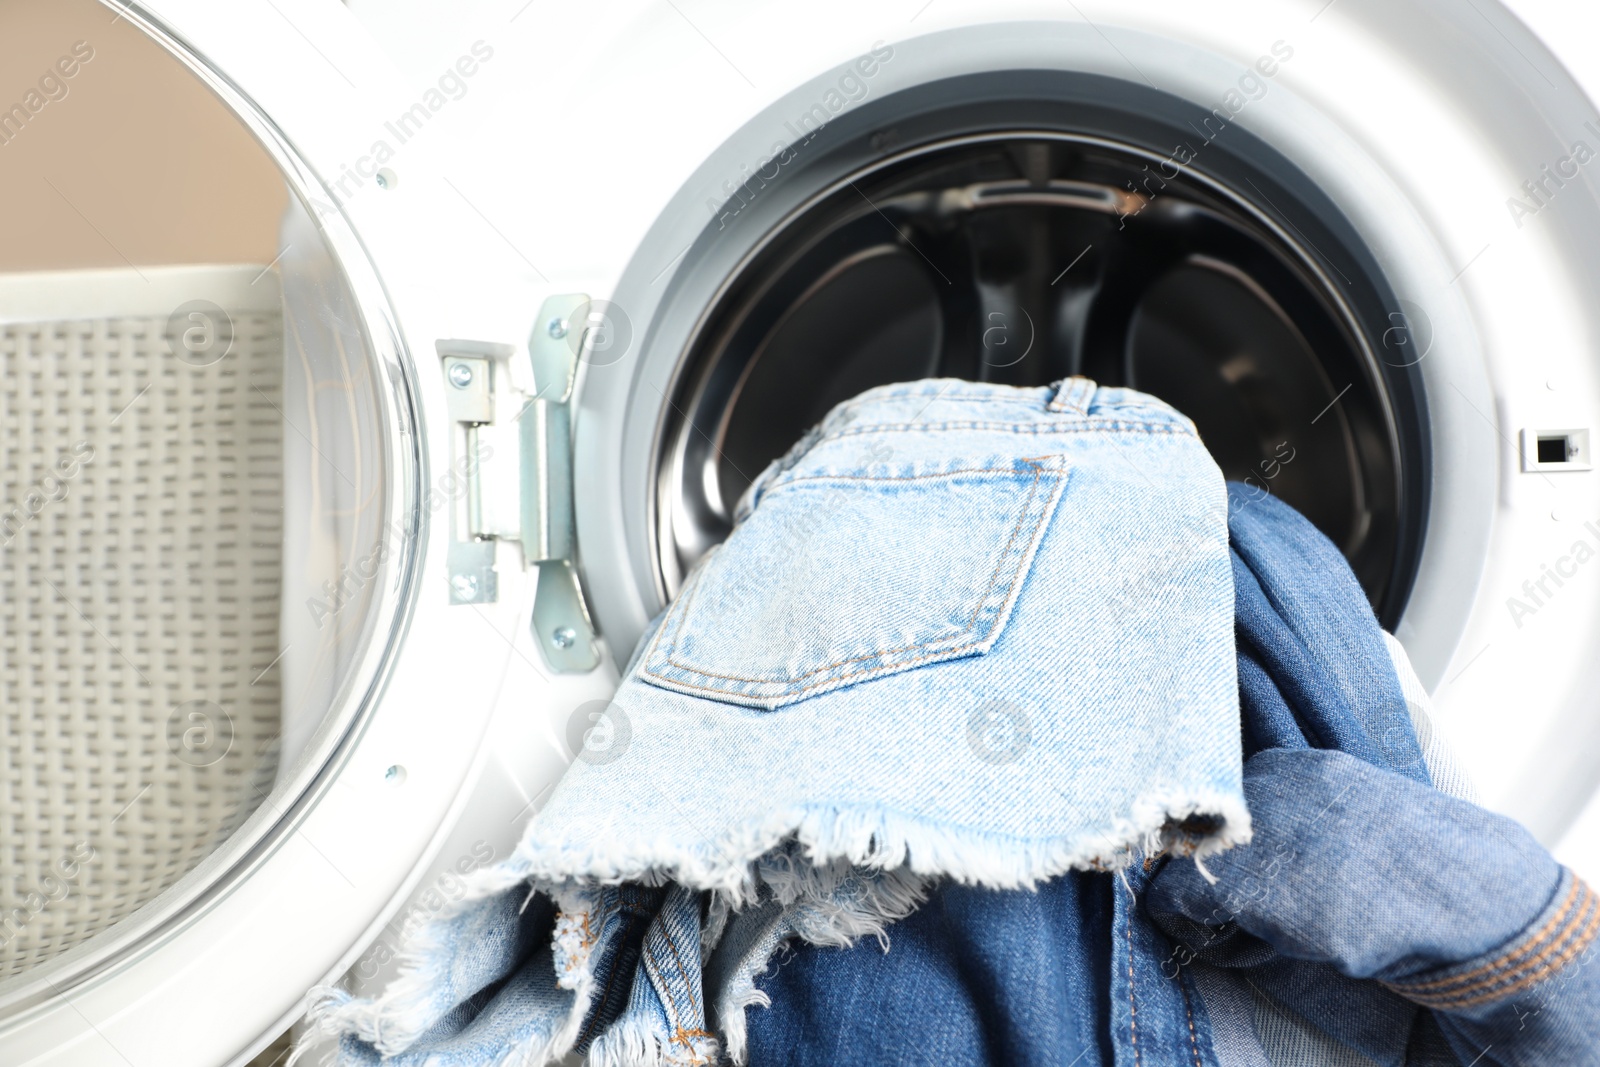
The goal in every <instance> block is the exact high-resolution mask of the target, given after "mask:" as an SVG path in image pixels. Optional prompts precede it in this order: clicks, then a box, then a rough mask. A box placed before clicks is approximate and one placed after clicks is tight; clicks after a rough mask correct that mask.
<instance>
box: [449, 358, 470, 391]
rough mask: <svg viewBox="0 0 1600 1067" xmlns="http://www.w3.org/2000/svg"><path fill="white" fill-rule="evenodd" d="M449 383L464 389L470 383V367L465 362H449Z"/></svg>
mask: <svg viewBox="0 0 1600 1067" xmlns="http://www.w3.org/2000/svg"><path fill="white" fill-rule="evenodd" d="M450 384H451V385H453V386H455V387H456V388H457V389H465V388H466V387H467V386H469V385H471V384H472V368H471V367H469V366H467V365H466V364H465V363H452V364H450Z"/></svg>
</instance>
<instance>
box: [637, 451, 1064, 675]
mask: <svg viewBox="0 0 1600 1067" xmlns="http://www.w3.org/2000/svg"><path fill="white" fill-rule="evenodd" d="M1028 462H1030V463H1031V462H1032V461H1031V460H1029V461H1028ZM986 469H989V470H994V471H996V472H999V473H1004V474H1014V473H1016V472H1015V471H1012V470H1008V469H1006V468H1000V467H996V468H986ZM1043 473H1044V468H1042V467H1037V468H1035V470H1034V475H1033V481H1032V482H1030V483H1029V484H1028V499H1027V500H1026V501H1025V502H1024V504H1023V506H1022V509H1021V512H1022V513H1021V514H1020V515H1018V516H1017V522H1016V525H1015V526H1013V527H1012V529H1011V536H1010V537H1009V538H1007V540H1006V543H1005V546H1004V547H1003V548H1002V549H1001V550H1000V553H999V558H998V559H997V560H996V561H995V565H994V570H993V572H991V573H990V575H989V584H988V586H987V587H986V588H985V589H984V591H983V595H982V596H981V597H979V598H978V605H977V607H975V608H973V609H972V614H971V615H970V616H968V617H967V622H966V625H964V626H963V627H962V628H961V629H960V630H958V631H956V632H955V633H954V634H951V635H950V636H948V637H939V638H934V639H931V640H928V641H924V642H922V643H920V644H915V645H906V646H904V647H903V648H890V649H883V650H880V651H877V652H873V653H871V654H869V655H865V656H855V657H853V658H851V659H844V660H839V661H837V662H834V663H827V664H824V665H823V666H821V667H817V668H814V669H812V670H810V671H807V672H806V673H805V674H803V675H801V677H802V678H805V677H809V676H811V675H813V674H820V673H822V672H823V671H830V670H833V669H835V668H838V667H845V666H849V665H850V664H852V663H860V662H861V661H863V660H869V659H877V658H878V657H880V656H893V655H896V654H898V653H901V652H910V651H911V650H913V649H917V648H925V647H927V646H928V645H930V644H933V643H934V642H935V641H949V640H953V639H956V638H959V637H961V636H962V635H964V634H966V633H968V632H970V631H971V629H972V625H973V623H974V622H976V621H977V618H978V616H979V615H980V614H981V613H982V612H983V606H984V604H985V603H987V602H988V600H989V599H990V598H991V597H992V596H994V593H995V586H996V585H997V584H998V583H999V581H1000V568H1001V567H1002V566H1004V564H1005V560H1006V557H1007V556H1008V555H1010V553H1011V546H1012V545H1014V544H1016V541H1017V534H1019V533H1020V532H1021V531H1022V525H1023V523H1024V522H1026V521H1027V518H1028V512H1029V510H1031V508H1032V506H1033V501H1034V498H1035V497H1036V496H1037V495H1038V490H1039V481H1040V478H1041V476H1042V475H1043ZM1058 473H1062V472H1058ZM1043 520H1044V516H1043V515H1040V516H1039V518H1038V519H1036V520H1034V529H1035V530H1037V529H1038V526H1039V524H1040V523H1041V522H1043ZM696 584H697V585H698V583H696ZM697 591H698V590H697ZM691 606H692V605H691ZM683 614H684V615H685V616H687V615H688V614H689V607H685V608H684V611H683ZM681 627H682V619H680V620H679V628H681ZM981 643H982V642H981V641H978V642H973V643H972V644H968V645H966V646H958V647H957V648H956V649H955V650H954V651H957V652H960V651H963V650H964V649H965V648H971V647H973V646H974V645H975V644H981ZM944 654H948V653H943V652H931V653H929V655H944ZM666 661H667V662H668V663H670V664H672V665H673V666H674V667H677V668H679V669H680V670H685V671H689V672H691V673H693V674H698V675H701V676H703V677H706V678H725V679H727V680H729V681H734V682H753V683H763V682H768V683H770V682H778V683H780V684H781V683H782V681H783V680H782V679H774V678H751V677H749V676H747V675H741V674H718V673H716V672H715V671H706V670H700V669H699V668H697V667H691V666H689V665H688V664H686V663H679V662H678V661H677V660H675V659H673V658H672V656H671V654H670V653H669V654H668V655H667V656H666ZM913 662H916V661H913ZM868 669H869V670H870V669H872V668H868ZM647 673H649V674H651V675H652V676H657V677H658V675H656V672H654V671H648V670H647ZM845 677H850V675H845ZM817 684H824V683H817ZM807 688H815V686H807V687H803V688H802V689H800V690H799V692H804V691H805V690H806V689H807Z"/></svg>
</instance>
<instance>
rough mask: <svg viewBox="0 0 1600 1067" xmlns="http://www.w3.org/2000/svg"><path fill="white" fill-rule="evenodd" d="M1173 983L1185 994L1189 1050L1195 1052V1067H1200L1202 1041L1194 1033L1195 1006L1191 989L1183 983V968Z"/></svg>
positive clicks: (1184, 1003)
mask: <svg viewBox="0 0 1600 1067" xmlns="http://www.w3.org/2000/svg"><path fill="white" fill-rule="evenodd" d="M1173 981H1175V982H1177V983H1178V992H1180V993H1182V994H1183V1013H1184V1014H1185V1015H1187V1016H1188V1017H1189V1048H1190V1049H1191V1050H1192V1051H1193V1052H1194V1067H1200V1040H1199V1038H1197V1037H1196V1036H1195V1032H1194V1005H1193V1004H1191V1003H1190V1002H1189V987H1188V986H1186V985H1184V983H1183V971H1182V969H1181V968H1180V969H1179V972H1178V975H1177V977H1176V978H1174V979H1173Z"/></svg>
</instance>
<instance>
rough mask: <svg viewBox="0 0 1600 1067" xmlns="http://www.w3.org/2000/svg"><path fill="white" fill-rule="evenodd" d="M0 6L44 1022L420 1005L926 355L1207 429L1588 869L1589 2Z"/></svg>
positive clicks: (25, 913)
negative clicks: (672, 626) (619, 698)
mask: <svg viewBox="0 0 1600 1067" xmlns="http://www.w3.org/2000/svg"><path fill="white" fill-rule="evenodd" d="M0 23H3V24H4V31H3V32H0V37H3V38H4V40H5V41H6V42H7V43H6V44H5V46H4V48H5V49H6V51H5V56H6V60H5V63H4V64H3V65H0V66H3V68H4V69H5V71H6V81H4V82H0V109H3V108H9V110H4V111H0V189H3V190H4V191H5V194H6V200H7V205H6V216H7V220H6V223H5V227H6V230H7V236H6V238H5V241H4V242H3V244H4V245H5V247H4V248H3V249H0V360H3V361H4V363H5V382H6V385H5V390H4V403H5V407H6V411H7V414H6V416H5V419H6V423H7V431H6V435H5V436H6V440H5V443H4V446H3V449H4V455H5V462H4V464H0V466H3V467H4V468H5V472H6V473H5V479H6V480H5V482H4V491H5V494H6V496H5V498H4V499H3V500H0V534H3V537H4V545H5V547H4V549H0V552H3V553H4V558H5V560H6V563H7V566H6V581H7V583H8V594H7V595H6V596H5V597H4V602H5V604H6V609H5V610H6V614H5V618H4V622H3V624H0V633H3V636H4V645H3V648H4V653H3V660H4V662H0V686H3V687H4V690H5V694H4V697H3V700H0V704H3V705H4V706H5V708H6V712H5V713H6V714H7V716H8V720H7V729H6V731H5V733H6V747H5V759H6V765H5V767H4V778H3V781H0V790H3V793H0V847H3V849H4V855H5V857H6V859H5V862H4V866H3V872H4V874H3V877H4V884H3V885H0V892H3V893H4V894H5V895H4V899H3V900H0V912H3V915H0V933H3V935H4V941H3V943H0V1063H4V1064H30V1065H31V1064H39V1065H44V1064H74V1065H77V1064H124V1065H125V1064H133V1065H143V1064H157V1063H159V1064H163V1065H170V1067H186V1065H195V1067H217V1065H222V1064H245V1063H248V1062H250V1061H252V1059H253V1058H256V1057H258V1056H259V1057H261V1058H260V1060H259V1062H263V1063H266V1062H271V1061H272V1058H273V1057H274V1056H275V1055H277V1054H278V1053H276V1052H274V1051H272V1050H278V1052H281V1049H282V1047H283V1046H282V1040H283V1038H282V1035H283V1034H284V1033H285V1032H286V1031H288V1030H289V1029H290V1028H291V1027H292V1026H293V1024H294V1023H295V1022H296V1020H297V1019H298V1018H299V1017H300V1015H301V1014H302V1013H303V1011H304V1010H305V1006H306V1003H307V1002H306V996H307V993H308V991H309V990H311V989H312V988H313V987H316V986H319V985H324V984H329V983H335V984H341V985H343V986H344V987H346V988H348V989H351V990H352V991H355V992H371V991H374V990H376V989H378V988H381V986H382V985H383V983H384V982H385V981H387V980H388V979H389V978H390V977H392V976H393V974H394V973H395V970H396V968H397V966H398V957H399V955H400V953H401V952H402V950H403V947H404V945H405V943H406V939H407V938H408V937H409V936H410V935H411V934H413V933H415V932H416V931H417V930H419V929H421V928H422V927H424V926H425V925H426V923H427V921H428V919H429V918H430V917H431V916H432V915H434V914H437V913H438V912H439V911H440V910H441V909H442V908H444V907H445V906H446V905H447V904H448V902H449V901H451V900H452V899H455V898H457V897H459V896H460V894H461V893H462V891H463V880H464V879H465V878H466V877H468V876H469V875H470V874H471V873H472V872H473V871H475V870H479V869H482V868H483V867H485V866H488V865H490V864H493V863H494V862H496V861H497V860H498V859H500V858H503V857H505V856H506V855H508V854H509V852H510V850H511V848H512V847H513V845H514V843H515V841H516V839H517V836H518V833H519V830H520V828H521V827H522V826H523V825H524V824H525V822H526V821H527V819H528V818H529V817H530V816H531V815H532V814H533V813H535V812H536V811H537V810H538V809H539V807H540V805H541V804H542V803H543V801H544V798H545V797H547V796H548V794H549V791H550V790H551V788H552V787H553V784H554V782H555V781H556V780H557V779H558V777H559V776H560V774H561V772H562V769H563V768H564V766H565V765H566V764H567V762H569V761H570V760H571V759H572V758H573V757H574V753H575V752H576V751H577V750H578V749H580V748H582V747H583V746H584V744H585V740H584V739H585V736H586V732H591V733H592V731H593V730H594V729H599V728H600V727H601V725H604V722H603V720H602V719H601V717H600V716H598V709H599V708H602V707H604V705H605V701H606V698H607V696H608V694H609V693H610V691H611V690H612V688H613V687H614V685H615V684H616V682H617V679H618V676H619V669H620V668H621V666H622V665H624V663H625V661H626V658H627V656H628V653H629V652H630V650H631V648H632V646H633V644H634V642H635V640H636V639H637V638H638V636H639V635H640V633H641V632H642V631H643V629H644V627H645V626H646V624H647V622H648V621H649V619H650V618H651V617H652V616H653V615H654V614H655V613H656V612H657V611H658V610H659V609H660V608H661V607H662V606H663V605H664V604H665V603H666V602H667V600H668V599H669V598H670V597H671V596H672V595H673V593H674V592H675V590H676V589H677V587H678V585H679V583H680V582H681V580H682V578H683V575H684V574H685V572H686V570H687V568H688V567H690V566H691V565H692V564H693V562H694V560H695V559H696V558H698V556H699V555H700V554H701V553H703V552H704V551H705V550H706V549H707V548H708V547H709V546H711V545H713V544H715V543H716V542H718V541H719V540H720V539H721V538H723V537H724V536H725V535H726V534H727V532H728V529H729V526H730V521H731V515H732V510H733V504H734V502H735V501H736V500H737V499H738V497H739V494H740V493H741V492H742V490H743V489H744V487H745V486H746V485H748V484H749V482H750V480H751V478H752V477H753V476H754V475H755V474H756V473H757V472H758V471H759V470H760V469H761V468H762V467H763V466H764V465H765V464H766V463H767V462H768V461H769V460H771V459H772V458H774V457H775V456H777V455H779V454H781V453H782V452H783V451H784V450H785V449H786V448H787V447H788V446H789V444H790V443H792V442H793V440H794V439H796V438H797V437H798V436H799V435H800V433H801V432H803V431H804V430H805V428H806V427H808V426H809V425H810V424H812V423H813V422H814V421H815V420H816V419H817V418H818V417H819V416H821V415H822V414H823V413H824V412H825V411H826V410H827V409H828V408H829V407H830V406H831V405H832V404H834V403H835V402H837V401H839V400H841V399H843V398H846V397H848V396H850V395H853V394H854V393H856V392H858V391H860V390H861V389H864V388H867V387H869V386H871V385H875V384H880V383H885V382H891V381H903V380H909V379H915V378H921V377H927V376H947V377H960V378H971V379H978V380H985V381H995V382H1006V383H1013V384H1019V385H1039V384H1043V383H1046V382H1050V381H1053V380H1055V379H1058V378H1060V377H1063V376H1066V375H1069V374H1084V375H1088V376H1090V377H1092V378H1094V379H1096V380H1098V381H1100V382H1103V383H1109V384H1129V385H1133V386H1136V387H1138V388H1141V389H1145V390H1148V391H1150V392H1153V393H1155V394H1157V395H1159V396H1161V397H1164V398H1165V399H1167V400H1168V401H1170V402H1171V403H1173V404H1174V405H1175V406H1177V407H1178V408H1179V409H1181V410H1183V411H1184V412H1186V413H1187V414H1188V415H1189V416H1190V417H1192V418H1193V419H1194V420H1195V422H1196V424H1197V425H1198V427H1199V429H1200V431H1201V434H1202V436H1203V438H1204V440H1205V442H1206V444H1207V446H1208V447H1209V448H1210V449H1211V451H1212V453H1213V455H1214V456H1215V457H1216V459H1217V461H1218V463H1219V464H1220V465H1221V466H1222V468H1223V470H1224V471H1225V472H1226V473H1227V474H1228V476H1229V477H1231V478H1235V479H1239V480H1242V481H1245V482H1247V483H1249V484H1251V485H1253V486H1254V487H1255V488H1256V489H1257V491H1259V492H1261V493H1274V494H1277V495H1278V496H1280V497H1281V498H1282V499H1284V500H1287V501H1288V502H1290V503H1292V504H1294V505H1295V506H1296V507H1298V508H1300V509H1301V510H1302V511H1303V512H1305V514H1307V515H1308V516H1309V517H1310V518H1311V519H1312V520H1313V521H1314V522H1315V523H1316V524H1317V525H1318V526H1319V527H1320V528H1321V529H1322V530H1323V531H1324V532H1325V533H1327V534H1328V536H1329V537H1330V538H1332V539H1333V540H1334V542H1335V543H1336V544H1338V545H1339V546H1340V547H1341V548H1342V550H1343V551H1344V552H1345V554H1346V556H1347V557H1348V559H1349V560H1350V562H1351V565H1352V567H1353V568H1354V570H1355V572H1356V574H1357V576H1358V577H1359V578H1360V580H1361V582H1362V584H1363V586H1364V587H1365V588H1366V590H1367V592H1368V594H1369V596H1370V599H1371V601H1372V604H1373V607H1374V610H1375V611H1376V612H1377V613H1378V615H1379V617H1380V618H1381V619H1382V621H1383V623H1384V625H1385V626H1386V627H1387V628H1389V629H1391V630H1392V631H1393V632H1394V633H1395V634H1396V635H1398V636H1399V638H1400V639H1401V640H1402V641H1403V642H1404V644H1405V646H1406V648H1407V650H1408V652H1409V653H1410V656H1411V659H1412V661H1413V663H1414V665H1415V666H1416V669H1417V671H1418V673H1419V675H1420V676H1421V678H1422V680H1423V681H1424V683H1425V684H1426V685H1427V687H1428V688H1429V690H1430V691H1431V692H1432V694H1433V699H1434V702H1435V707H1434V728H1435V729H1437V730H1438V731H1439V732H1440V733H1442V734H1443V735H1445V737H1446V739H1447V740H1448V741H1449V742H1450V743H1451V744H1452V745H1453V746H1454V748H1455V749H1456V751H1457V752H1458V754H1459V755H1460V757H1461V758H1462V761H1463V762H1464V764H1465V765H1466V766H1467V768H1468V769H1469V770H1470V772H1471V773H1472V775H1473V776H1474V778H1475V780H1476V783H1477V786H1478V788H1479V790H1480V793H1481V796H1482V800H1483V803H1485V804H1486V805H1487V806H1489V807H1492V808H1495V809H1498V810H1501V811H1504V812H1507V813H1509V814H1511V815H1514V816H1515V817H1517V818H1518V819H1520V820H1522V821H1523V822H1524V823H1526V824H1527V825H1528V826H1529V827H1530V828H1531V829H1532V830H1533V831H1534V832H1535V833H1536V834H1537V835H1538V836H1539V838H1540V839H1541V840H1542V841H1544V842H1545V843H1546V844H1547V845H1549V846H1550V847H1551V848H1553V849H1554V850H1555V851H1556V853H1557V855H1558V856H1560V857H1561V858H1562V859H1563V860H1564V861H1566V862H1567V863H1569V864H1571V865H1572V866H1574V867H1575V868H1577V869H1578V870H1580V871H1581V872H1585V873H1587V875H1588V876H1589V877H1590V878H1591V879H1594V878H1597V877H1600V789H1597V786H1600V699H1597V697H1596V694H1597V693H1600V655H1597V654H1596V652H1595V649H1596V648H1600V562H1597V560H1600V481H1597V480H1600V474H1597V473H1596V472H1595V470H1594V469H1593V458H1594V455H1593V448H1594V447H1595V445H1596V444H1600V442H1597V441H1596V440H1594V437H1595V434H1596V433H1597V432H1600V422H1597V419H1600V308H1597V302H1596V300H1595V299H1594V296H1593V294H1594V293H1596V292H1600V181H1597V176H1600V162H1596V159H1597V157H1600V105H1597V103H1596V101H1600V56H1596V55H1595V54H1594V50H1593V49H1592V48H1590V47H1589V44H1590V42H1593V41H1594V40H1597V39H1600V12H1597V11H1596V10H1595V9H1593V8H1591V7H1588V6H1585V5H1574V4H1565V3H1561V2H1558V0H1514V2H1512V0H1508V2H1496V0H1464V2H1462V0H1457V2H1451V3H1445V2H1443V0H1382V2H1378V0H1296V2H1290V3H1285V2H1281V0H1279V2H1271V3H1267V2H1222V0H1216V2H1212V0H1198V2H1196V0H1190V2H1183V3H1178V2H1164V0H1158V2H1151V3H1143V4H1136V5H1130V4H1122V3H1112V2H1110V0H1076V2H1074V0H1059V2H1058V0H1051V2H1038V3H1034V2H1023V0H1018V2H1000V3H996V2H992V0H989V2H983V3H979V2H977V0H904V2H893V3H889V2H882V3H879V2H874V3H867V4H863V3H855V2H838V3H834V2H811V3H805V4H798V3H772V4H764V5H752V4H739V3H728V2H722V0H621V2H607V3H590V4H528V3H524V2H523V0H506V2H499V0H495V2H489V0H484V2H478V3H468V4H465V5H443V4H439V5H431V4H401V5H393V4H378V3H376V2H369V0H351V2H350V3H349V4H348V5H339V4H336V3H332V2H328V0H240V2H236V3H228V4H215V3H201V2H198V0H160V2H152V3H113V4H98V3H91V2H89V0H81V2H77V3H72V4H50V5H44V4H34V3H22V2H19V0H9V2H8V3H6V4H4V5H0ZM607 728H611V727H609V726H608V727H607ZM886 741H887V742H888V743H892V739H886ZM625 742H626V739H625V738H618V737H612V738H610V739H609V743H625ZM263 1050H268V1051H267V1052H266V1053H265V1054H263Z"/></svg>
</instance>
